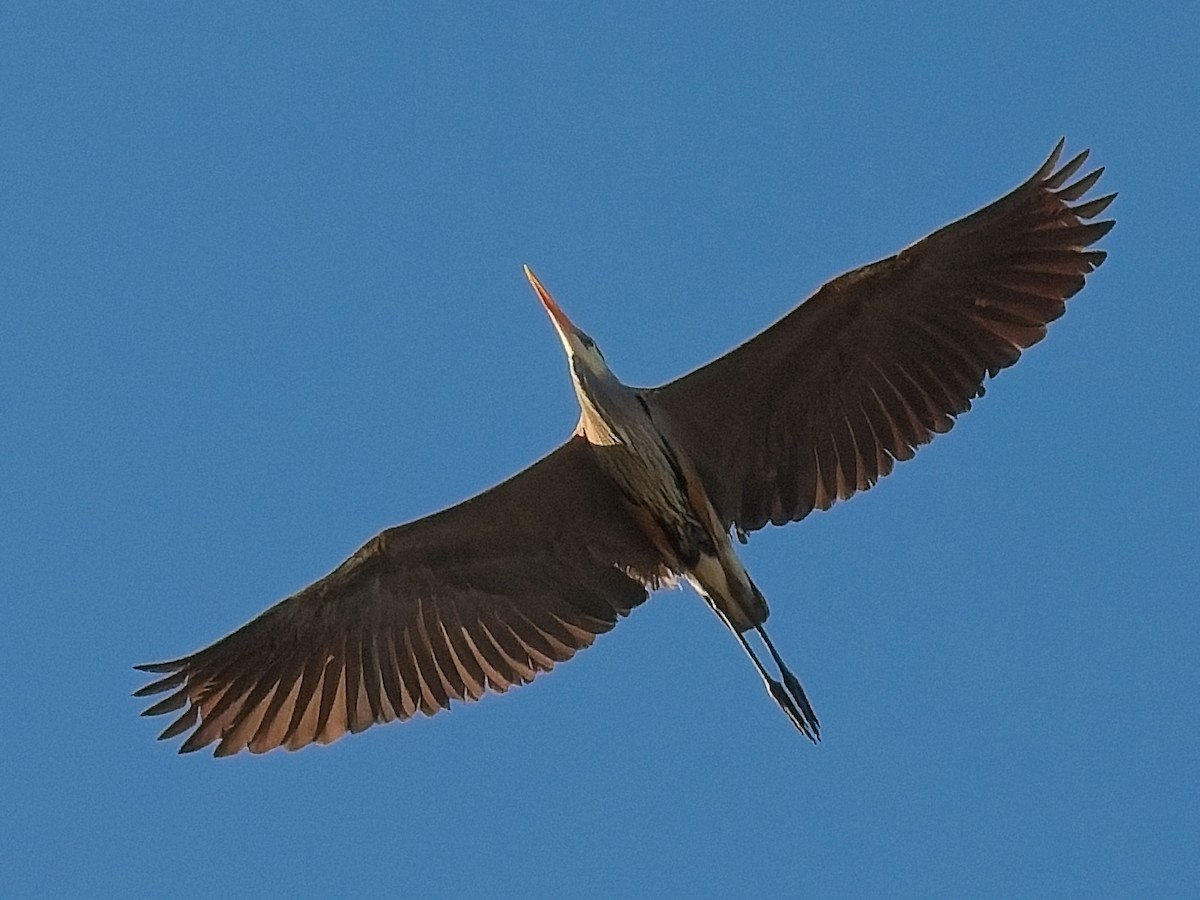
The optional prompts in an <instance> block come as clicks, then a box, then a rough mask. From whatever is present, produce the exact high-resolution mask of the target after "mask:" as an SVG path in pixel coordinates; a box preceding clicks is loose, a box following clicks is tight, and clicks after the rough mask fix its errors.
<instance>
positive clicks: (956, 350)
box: [136, 141, 1116, 756]
mask: <svg viewBox="0 0 1200 900" xmlns="http://www.w3.org/2000/svg"><path fill="white" fill-rule="evenodd" d="M1062 149H1063V142H1062V141H1059V143H1058V146H1057V147H1056V148H1055V149H1054V152H1053V153H1052V154H1051V155H1050V158H1049V159H1047V160H1046V162H1045V163H1044V164H1043V165H1042V166H1041V168H1039V169H1038V170H1037V172H1035V173H1034V174H1033V176H1032V177H1031V178H1030V179H1029V180H1028V181H1026V182H1025V183H1024V184H1022V185H1021V186H1019V187H1018V188H1016V189H1015V190H1013V191H1012V192H1011V193H1009V194H1007V195H1006V196H1004V197H1002V198H1001V199H999V200H997V201H996V202H994V203H992V204H991V205H989V206H986V207H984V208H983V209H981V210H979V211H978V212H976V213H974V214H972V215H970V216H967V217H966V218H964V219H961V220H959V221H957V222H954V223H952V224H950V225H947V226H946V227H944V228H942V229H940V230H938V231H936V232H934V233H933V234H931V235H929V236H928V237H926V238H925V239H923V240H921V241H918V242H917V243H915V244H913V245H912V246H910V247H908V248H907V249H905V250H902V251H901V252H900V253H898V254H896V255H895V256H891V257H889V258H887V259H884V260H882V261H880V262H877V263H873V264H871V265H867V266H864V267H862V268H860V269H856V270H854V271H852V272H848V273H847V274H845V275H842V276H840V277H838V278H835V279H834V280H833V281H831V282H829V283H828V284H826V285H825V286H824V287H822V288H821V289H820V290H819V291H817V292H816V294H814V295H813V296H812V297H810V298H809V299H808V300H807V301H805V302H804V303H802V304H801V305H800V306H798V307H797V308H796V309H794V310H793V311H792V312H790V313H788V314H787V315H786V316H784V317H783V318H782V319H781V320H779V321H778V322H777V323H775V324H774V325H772V326H771V327H770V328H768V329H766V330H765V331H763V332H762V333H761V334H759V335H758V336H757V337H755V338H753V339H751V340H749V341H747V342H746V343H744V344H742V345H741V346H740V347H737V348H736V349H735V350H733V351H731V352H729V353H727V354H726V355H724V356H722V357H720V358H718V359H716V360H714V361H713V362H710V363H708V364H707V365H705V366H703V367H701V368H699V369H697V370H696V371H694V372H691V373H689V374H687V375H684V376H683V377H681V378H679V379H677V380H675V381H672V382H670V383H668V384H666V385H663V386H661V387H658V388H653V389H643V388H634V387H629V386H627V385H624V384H622V383H621V382H620V381H619V380H618V379H617V377H616V376H615V375H614V374H613V373H612V372H611V371H610V370H609V368H608V365H607V364H606V363H605V361H604V356H603V354H601V352H600V349H599V348H598V347H597V346H596V343H595V341H593V340H592V339H591V338H590V337H589V336H588V335H587V334H585V333H584V332H583V331H582V330H580V329H579V328H578V327H577V326H576V325H575V324H574V323H573V322H571V320H570V319H569V318H567V316H566V314H565V313H564V312H563V311H562V309H561V308H560V307H559V305H558V304H557V303H556V302H555V300H554V299H553V297H551V295H550V293H549V292H548V291H547V290H546V289H545V287H543V286H542V284H541V282H540V281H538V279H537V277H536V276H535V275H534V274H533V272H532V271H530V270H529V268H528V267H526V269H525V274H526V276H527V277H528V278H529V281H530V283H531V284H532V285H533V289H534V291H535V292H536V293H537V296H538V298H539V299H540V300H541V303H542V305H543V306H544V307H545V308H546V312H547V313H549V316H550V320H551V321H552V322H553V324H554V328H555V330H556V331H557V332H558V337H559V339H560V340H561V341H562V345H563V349H564V350H565V351H566V356H567V363H568V368H569V370H570V375H571V381H572V384H573V385H574V387H575V394H576V396H577V398H578V400H579V406H580V416H579V424H578V425H577V426H576V428H575V431H574V433H573V434H572V435H571V437H570V438H569V439H568V440H567V441H566V443H564V444H563V445H562V446H560V447H559V448H558V449H556V450H554V451H553V452H551V453H550V454H549V455H548V456H545V457H544V458H542V459H541V460H539V461H538V462H536V463H534V464H533V465H532V466H530V467H529V468H528V469H526V470H525V471H523V472H520V473H518V474H517V475H514V476H513V477H512V478H509V479H508V480H507V481H505V482H502V483H501V484H499V485H497V486H496V487H494V488H492V489H490V490H488V491H485V492H484V493H482V494H479V495H478V496H476V497H473V498H471V499H469V500H467V501H465V502H463V503H460V504H458V505H457V506H452V507H450V508H448V509H445V510H443V511H442V512H439V513H435V514H434V515H431V516H427V517H425V518H423V519H418V520H416V521H414V522H410V523H408V524H406V525H400V526H398V527H395V528H389V529H388V530H386V531H384V532H382V533H381V534H379V535H377V536H376V537H374V538H372V539H371V540H370V541H368V542H367V543H366V544H365V545H364V546H363V547H362V548H361V549H360V550H359V551H358V552H357V553H355V554H354V555H353V556H351V557H350V558H349V559H348V560H346V561H345V562H344V563H342V564H341V565H340V566H338V568H337V569H335V570H334V571H333V572H332V573H331V574H329V575H328V576H326V577H325V578H322V579H321V580H320V581H317V582H316V583H315V584H312V585H309V586H308V587H306V588H305V589H303V590H302V591H300V592H299V593H297V594H295V595H293V596H291V597H288V598H287V599H285V600H283V601H281V602H279V603H277V604H276V605H275V606H272V607H271V608H270V609H268V610H267V611H266V612H264V613H262V614H261V615H260V616H258V617H257V618H256V619H253V620H252V621H251V622H249V623H248V624H246V625H244V626H242V627H241V628H239V629H238V630H237V631H234V632H233V633H232V634H230V635H228V636H226V637H224V638H222V639H221V640H219V641H217V642H216V643H214V644H212V645H210V646H208V647H206V648H204V649H203V650H199V651H197V652H195V653H192V654H191V655H189V656H183V657H180V658H179V659H175V660H172V661H171V662H164V663H156V664H152V665H145V666H138V668H139V669H142V670H144V671H147V672H154V673H159V674H160V675H162V677H161V678H159V679H158V680H156V681H154V682H152V683H151V684H148V685H146V686H145V687H143V688H142V689H141V690H139V691H137V693H136V695H137V696H148V695H152V694H158V693H161V692H167V691H169V692H170V693H169V695H168V696H167V697H166V698H165V699H162V700H160V701H158V702H157V703H155V704H154V705H153V706H151V707H150V708H149V709H147V710H146V711H145V713H144V714H145V715H160V714H162V713H168V712H177V711H179V710H183V712H182V714H181V715H179V717H178V718H177V719H175V720H174V721H173V722H172V724H170V725H169V726H168V727H167V728H166V730H165V731H163V733H162V735H161V736H160V738H161V739H166V738H172V737H176V736H178V735H181V734H183V733H185V732H188V731H190V732H191V733H190V734H189V735H188V737H187V738H186V739H185V740H184V742H183V743H182V746H181V747H180V752H188V751H193V750H198V749H200V748H201V747H205V746H208V745H210V744H212V743H214V742H216V744H217V745H216V748H215V751H214V753H215V755H217V756H228V755H231V754H234V753H237V752H239V751H241V750H243V749H247V748H248V749H249V750H250V751H251V752H252V753H263V752H265V751H268V750H272V749H274V748H276V747H286V748H287V749H289V750H296V749H298V748H300V747H304V746H306V745H308V744H311V743H314V742H317V743H323V744H324V743H329V742H330V741H333V740H336V739H337V738H339V737H341V736H342V735H343V734H345V733H346V732H348V731H349V732H358V731H362V730H363V729H365V728H368V727H370V726H371V725H373V724H375V723H377V722H389V721H391V720H394V719H409V718H411V717H413V716H414V715H416V713H417V712H421V713H424V714H425V715H433V714H434V713H436V712H438V711H439V710H442V709H449V708H450V705H451V701H453V700H477V699H479V698H480V697H482V696H483V695H484V694H485V693H487V691H488V690H489V689H490V690H493V691H499V692H503V691H506V690H508V689H509V688H510V687H513V686H516V685H521V684H525V683H526V682H529V681H531V680H533V679H534V678H535V677H536V676H537V675H538V674H539V673H541V672H546V671H549V670H550V669H551V668H553V666H554V665H555V664H556V663H560V662H564V661H565V660H568V659H570V658H571V657H572V656H573V655H574V654H575V652H576V651H578V650H581V649H583V648H585V647H588V646H590V645H591V644H592V642H593V641H594V640H595V639H596V636H597V635H599V634H601V633H603V632H606V631H608V630H609V629H611V628H612V627H613V626H614V625H615V624H616V622H617V620H618V619H619V618H621V617H622V616H625V615H627V614H628V613H629V612H630V611H631V610H632V609H633V608H634V607H635V606H638V605H639V604H641V603H643V602H644V601H645V600H646V599H647V598H648V597H649V595H650V593H651V592H652V591H654V590H655V589H656V588H658V587H660V586H664V585H668V584H671V583H674V582H676V581H678V580H679V579H683V580H686V581H687V582H689V583H690V584H691V585H692V586H693V587H694V588H695V589H696V591H697V592H698V593H699V594H700V596H701V597H703V598H704V600H705V601H706V602H707V603H708V605H709V607H711V609H712V611H713V612H714V613H715V614H716V615H717V617H718V618H719V619H720V620H721V621H722V622H723V623H724V624H725V625H726V626H727V627H728V628H729V630H730V631H731V632H732V634H733V635H735V636H736V638H737V640H738V641H739V643H740V644H741V646H742V647H743V648H744V650H745V651H746V653H747V654H748V655H749V657H750V659H751V660H753V663H754V666H755V668H756V669H757V671H758V674H759V676H760V677H761V678H762V680H763V683H764V684H765V685H766V688H767V690H768V692H769V693H770V695H771V696H772V697H773V698H774V700H775V701H776V703H778V704H779V706H780V707H781V708H782V709H783V711H784V712H785V713H786V714H787V716H788V718H789V719H790V720H791V722H792V724H793V725H795V727H796V728H797V729H799V731H800V732H802V733H803V734H805V735H806V736H808V737H809V738H810V739H812V740H814V741H815V740H817V739H819V736H820V726H819V724H818V722H817V716H816V714H815V713H814V712H813V708H812V705H811V704H810V703H809V701H808V698H807V697H806V696H805V693H804V689H803V687H802V686H801V684H800V681H799V680H798V679H797V678H796V676H795V675H794V674H793V673H792V672H791V670H790V669H789V668H788V666H787V665H786V664H785V663H784V661H783V659H782V658H781V656H780V654H779V652H778V651H777V650H776V648H775V646H774V644H772V642H771V640H770V638H769V637H768V636H767V632H766V631H765V629H764V623H765V622H766V620H767V614H768V609H767V601H766V599H765V598H764V597H763V595H762V592H761V591H760V590H759V589H758V587H757V586H756V585H755V584H754V581H753V579H751V577H750V575H749V574H748V573H747V572H746V569H745V568H744V567H743V565H742V563H741V562H740V561H739V559H738V556H737V554H736V553H735V552H734V546H733V542H732V540H731V535H736V536H737V537H738V538H739V539H740V540H741V541H742V542H744V541H745V539H746V533H747V532H750V531H754V530H755V529H758V528H762V527H763V526H764V525H766V524H767V523H768V522H769V523H771V524H773V525H782V524H784V523H786V522H794V521H798V520H800V519H802V518H804V517H805V516H807V515H808V514H809V513H810V512H811V511H812V510H814V509H828V508H829V507H830V506H832V505H833V504H834V503H835V502H836V501H838V500H840V499H845V498H848V497H850V496H851V495H853V494H854V493H856V492H857V491H864V490H866V489H867V488H869V487H871V486H872V485H874V484H875V482H876V481H878V480H879V479H880V478H881V477H883V476H884V475H887V474H888V473H889V472H891V470H892V467H893V465H894V464H895V463H896V462H897V461H903V460H906V459H910V458H911V457H912V456H913V453H914V452H915V450H916V448H917V447H919V446H920V445H922V444H924V443H926V442H928V441H929V440H930V439H931V438H932V437H933V435H934V434H939V433H941V432H945V431H948V430H950V428H951V426H952V425H953V424H954V421H955V417H956V416H958V415H960V414H962V413H964V412H966V411H967V410H968V409H970V407H971V401H972V400H973V399H975V398H976V397H980V396H982V395H983V392H984V381H985V379H986V378H989V377H994V376H995V375H996V374H997V373H998V372H999V371H1000V370H1001V369H1003V368H1005V367H1006V366H1010V365H1012V364H1013V363H1014V362H1016V361H1017V359H1018V357H1019V356H1020V355H1021V351H1022V350H1024V349H1025V348H1027V347H1029V346H1030V345H1032V344H1034V343H1036V342H1037V341H1039V340H1041V339H1042V338H1043V337H1044V336H1045V334H1046V326H1047V324H1048V323H1049V322H1051V321H1052V320H1054V319H1057V318H1058V317H1059V316H1061V315H1062V314H1063V312H1064V310H1065V301H1066V300H1067V299H1068V298H1069V297H1071V296H1073V295H1074V294H1075V293H1076V292H1078V291H1079V290H1080V288H1082V287H1083V284H1084V278H1085V276H1086V275H1087V274H1089V273H1090V272H1092V271H1093V270H1095V269H1096V267H1097V266H1099V265H1100V264H1101V263H1102V262H1103V261H1104V258H1105V253H1104V252H1103V251H1101V250H1092V249H1088V248H1090V247H1091V246H1092V245H1093V244H1095V243H1096V242H1097V241H1098V240H1100V238H1102V237H1103V236H1104V235H1105V234H1107V233H1108V231H1109V230H1110V229H1111V228H1112V226H1113V224H1114V223H1113V222H1112V221H1100V222H1091V221H1089V220H1091V219H1093V218H1094V217H1096V216H1097V215H1099V214H1100V213H1102V212H1103V211H1104V210H1105V209H1106V208H1107V207H1108V205H1109V204H1110V203H1111V202H1112V200H1113V198H1114V197H1115V196H1116V195H1115V194H1109V195H1107V196H1103V197H1099V198H1096V199H1088V200H1082V198H1084V196H1085V195H1086V194H1087V193H1088V192H1089V191H1090V190H1091V189H1092V187H1093V186H1094V185H1095V184H1096V182H1097V181H1098V180H1099V178H1100V175H1101V173H1102V172H1103V169H1097V170H1095V171H1094V172H1092V173H1090V174H1088V175H1085V176H1083V177H1082V178H1079V179H1078V180H1076V181H1074V182H1072V183H1070V184H1068V182H1069V181H1070V180H1071V178H1072V177H1073V176H1074V175H1075V173H1076V172H1077V171H1078V170H1079V169H1080V167H1081V166H1082V165H1083V162H1084V160H1085V159H1086V158H1087V151H1084V152H1082V153H1080V154H1079V155H1078V156H1076V157H1075V158H1073V159H1072V160H1070V161H1069V162H1067V163H1066V164H1064V165H1063V166H1062V167H1061V168H1056V167H1057V166H1058V162H1059V159H1060V155H1061V153H1062ZM1080 200H1082V202H1077V201H1080ZM752 640H753V641H755V642H761V647H765V649H766V651H767V652H766V654H760V653H758V652H756V651H755V647H754V645H753V644H752V643H751V641H752ZM763 659H766V660H767V662H766V663H764V662H763ZM768 664H769V665H770V666H772V667H773V669H772V668H769V665H768ZM774 673H777V674H774Z"/></svg>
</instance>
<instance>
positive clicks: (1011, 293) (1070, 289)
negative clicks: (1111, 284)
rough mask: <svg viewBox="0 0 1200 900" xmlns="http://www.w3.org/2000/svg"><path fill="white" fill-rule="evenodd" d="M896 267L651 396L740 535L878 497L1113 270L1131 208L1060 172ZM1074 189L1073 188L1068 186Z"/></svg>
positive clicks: (850, 280) (1053, 160)
mask: <svg viewBox="0 0 1200 900" xmlns="http://www.w3.org/2000/svg"><path fill="white" fill-rule="evenodd" d="M1061 151H1062V142H1059V145H1058V146H1057V147H1056V148H1055V150H1054V153H1053V154H1052V155H1051V156H1050V158H1049V159H1048V160H1046V162H1045V164H1044V165H1043V166H1042V167H1041V168H1040V169H1038V171H1037V172H1035V173H1034V175H1033V177H1032V178H1030V179H1029V180H1028V181H1026V182H1025V183H1024V184H1022V185H1021V186H1020V187H1018V188H1016V189H1015V190H1014V191H1012V192H1011V193H1010V194H1008V195H1007V196H1005V197H1002V198H1001V199H1000V200H997V201H996V202H995V203H992V204H991V205H990V206H987V207H984V208H983V209H981V210H979V211H978V212H976V213H974V214H973V215H970V216H967V217H966V218H965V219H961V220H959V221H957V222H954V223H953V224H951V225H947V226H946V227H944V228H942V229H940V230H939V231H936V232H934V233H933V234H931V235H929V236H928V237H927V238H925V239H924V240H922V241H919V242H918V243H916V244H914V245H913V246H911V247H909V248H908V249H907V250H904V251H902V252H901V253H899V254H897V255H896V256H893V257H890V258H888V259H885V260H882V261H881V262H877V263H874V264H872V265H869V266H864V267H863V268H861V269H857V270H855V271H853V272H849V273H847V274H845V275H843V276H841V277H840V278H836V279H834V280H833V281H831V282H829V283H828V284H826V285H825V286H824V287H823V288H821V289H820V290H819V291H818V292H817V293H816V294H814V295H813V296H812V297H811V298H810V299H809V300H807V301H805V302H804V303H803V304H801V305H800V306H799V307H798V308H796V309H795V310H793V311H792V312H791V313H789V314H788V315H787V316H785V317H784V318H783V319H781V320H780V321H779V322H777V323H776V324H774V325H772V326H771V327H770V328H768V329H767V330H766V331H764V332H762V333H761V334H759V335H758V336H757V337H755V338H753V339H751V340H749V341H747V342H746V343H745V344H743V345H742V346H740V347H738V348H737V349H735V350H733V351H732V352H730V353H728V354H726V355H725V356H722V357H721V358H719V359H717V360H714V361H713V362H711V363H709V364H708V365H706V366H703V367H702V368H700V369H697V370H696V371H694V372H692V373H690V374H688V375H685V376H683V377H682V378H680V379H678V380H676V381H673V382H671V383H670V384H667V385H664V386H663V387H661V388H659V389H657V390H655V391H651V392H649V396H650V397H651V398H652V400H653V402H654V403H655V404H656V405H657V406H658V407H659V408H661V409H662V410H663V411H664V412H665V414H666V418H667V420H668V422H669V423H670V426H671V428H672V430H673V432H674V436H675V438H676V439H677V440H678V441H679V442H680V443H681V445H682V447H683V449H684V450H685V451H686V452H687V453H688V454H689V455H690V457H691V458H692V460H693V461H694V462H695V464H696V467H697V469H698V470H699V472H700V476H701V478H702V480H703V481H704V483H705V487H706V488H707V490H708V493H709V497H710V498H711V499H712V501H713V504H714V506H715V507H716V509H717V512H718V514H719V515H720V516H721V517H722V519H723V522H724V524H725V525H726V526H727V527H728V526H730V525H737V526H739V527H740V528H742V529H744V530H747V531H749V530H752V529H755V528H761V527H762V526H763V525H765V524H767V522H771V523H774V524H776V525H780V524H783V523H784V522H788V521H796V520H798V519H802V518H803V517H804V516H806V515H808V513H809V512H811V511H812V510H813V509H814V508H818V509H827V508H828V507H829V506H831V505H832V504H833V503H834V502H835V501H836V500H838V499H839V498H845V497H849V496H850V495H851V494H853V493H855V492H856V491H861V490H866V489H867V488H869V487H871V486H872V485H873V484H875V482H876V481H877V480H878V479H879V478H881V477H883V476H884V475H886V474H888V473H889V472H890V471H891V470H892V465H893V462H894V461H895V460H905V459H909V458H910V457H911V456H912V455H913V453H914V451H915V450H916V448H917V447H918V446H920V445H921V444H924V443H925V442H927V441H928V440H930V439H931V438H932V437H933V435H934V434H936V433H938V432H944V431H948V430H949V429H950V427H951V426H952V425H953V424H954V417H955V416H957V415H959V414H961V413H963V412H965V411H966V410H968V409H970V407H971V400H972V399H974V398H975V397H978V396H981V395H982V394H983V384H984V379H985V377H988V376H995V375H996V373H997V372H999V371H1000V369H1002V368H1004V367H1006V366H1010V365H1012V364H1013V363H1014V362H1016V361H1017V358H1018V357H1019V356H1020V355H1021V351H1022V350H1024V349H1025V348H1026V347H1029V346H1030V345H1031V344H1034V343H1036V342H1037V341H1039V340H1041V339H1042V338H1043V337H1044V336H1045V334H1046V325H1047V324H1048V323H1049V322H1050V321H1052V320H1053V319H1056V318H1058V317H1059V316H1061V315H1062V314H1063V311H1064V309H1065V305H1064V301H1066V300H1067V298H1069V297H1071V296H1072V295H1073V294H1075V293H1076V292H1077V291H1078V290H1079V289H1080V288H1082V287H1083V282H1084V277H1085V276H1086V275H1087V274H1088V273H1090V272H1091V271H1092V270H1094V269H1095V268H1096V267H1097V266H1098V265H1100V263H1101V262H1102V261H1103V260H1104V256H1105V254H1104V252H1103V251H1100V250H1089V249H1088V248H1089V247H1090V246H1091V245H1092V244H1094V243H1095V242H1096V241H1098V240H1099V239H1100V238H1101V237H1103V236H1104V235H1105V234H1106V233H1107V232H1108V231H1109V229H1110V228H1112V226H1113V223H1112V222H1111V221H1109V222H1095V223H1090V224H1089V223H1088V220H1089V219H1091V218H1093V217H1095V216H1097V215H1098V214H1100V213H1101V212H1103V211H1104V209H1105V208H1106V207H1107V206H1108V204H1109V203H1110V202H1111V201H1112V199H1113V197H1114V196H1116V195H1115V194H1113V195H1109V196H1107V197H1100V198H1097V199H1094V200H1086V201H1084V202H1082V203H1078V204H1076V203H1075V201H1077V200H1079V199H1080V198H1082V197H1083V196H1084V195H1085V194H1086V193H1087V192H1088V191H1089V190H1090V189H1091V188H1092V186H1093V185H1094V184H1095V183H1096V181H1097V180H1098V179H1099V177H1100V174H1101V172H1103V169H1097V170H1096V171H1095V172H1092V173H1091V174H1089V175H1086V176H1084V177H1083V178H1080V179H1079V180H1078V181H1076V182H1074V183H1073V184H1069V185H1068V184H1067V182H1068V181H1069V180H1070V178H1071V176H1072V175H1073V174H1074V173H1075V172H1076V171H1078V169H1079V167H1080V165H1082V163H1083V161H1084V159H1085V158H1086V156H1087V153H1086V151H1085V152H1084V153H1081V154H1079V155H1078V156H1076V157H1075V158H1074V159H1073V160H1071V161H1070V162H1068V163H1066V164H1065V165H1064V166H1062V168H1060V169H1058V170H1057V171H1056V170H1055V166H1056V164H1057V162H1058V159H1059V154H1060V153H1061ZM1064 185H1066V186H1065V187H1064Z"/></svg>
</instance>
